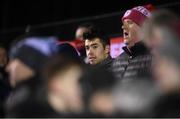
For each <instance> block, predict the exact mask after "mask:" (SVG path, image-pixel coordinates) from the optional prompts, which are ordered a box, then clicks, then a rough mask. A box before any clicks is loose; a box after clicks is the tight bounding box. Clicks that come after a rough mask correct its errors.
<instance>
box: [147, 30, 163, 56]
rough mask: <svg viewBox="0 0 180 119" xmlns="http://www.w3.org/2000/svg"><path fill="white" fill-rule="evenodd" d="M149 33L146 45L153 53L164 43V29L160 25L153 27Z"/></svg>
mask: <svg viewBox="0 0 180 119" xmlns="http://www.w3.org/2000/svg"><path fill="white" fill-rule="evenodd" d="M147 34H149V35H148V36H147V37H146V38H145V41H144V42H145V44H146V46H147V47H148V48H149V49H151V53H152V54H155V53H156V49H157V48H158V47H159V46H160V45H161V44H162V42H163V31H162V29H161V28H159V27H153V28H152V30H151V31H149V33H147Z"/></svg>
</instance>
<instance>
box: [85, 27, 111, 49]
mask: <svg viewBox="0 0 180 119" xmlns="http://www.w3.org/2000/svg"><path fill="white" fill-rule="evenodd" d="M94 38H99V39H100V41H101V42H102V44H103V46H104V47H105V46H106V45H110V40H109V38H108V37H107V36H106V35H105V33H104V32H103V31H102V30H101V29H100V28H98V27H97V26H96V27H95V26H94V27H91V28H90V29H89V31H87V32H85V33H84V34H83V39H84V40H94Z"/></svg>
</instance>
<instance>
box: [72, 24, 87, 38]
mask: <svg viewBox="0 0 180 119" xmlns="http://www.w3.org/2000/svg"><path fill="white" fill-rule="evenodd" d="M87 31H88V29H87V28H85V27H80V28H78V29H77V30H76V34H75V35H76V39H79V40H83V34H84V32H87Z"/></svg>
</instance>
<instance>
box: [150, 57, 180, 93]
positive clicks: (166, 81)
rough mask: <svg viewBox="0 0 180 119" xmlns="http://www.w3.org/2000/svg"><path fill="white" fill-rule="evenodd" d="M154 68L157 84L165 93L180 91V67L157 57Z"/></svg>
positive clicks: (166, 59)
mask: <svg viewBox="0 0 180 119" xmlns="http://www.w3.org/2000/svg"><path fill="white" fill-rule="evenodd" d="M153 68H154V70H153V73H154V75H155V78H156V79H157V84H158V85H159V87H160V88H161V89H162V90H163V91H165V92H172V91H176V90H179V89H180V67H179V66H178V65H177V64H176V63H174V62H173V61H172V60H170V59H168V58H166V57H163V56H160V55H157V56H156V57H155V63H154V67H153Z"/></svg>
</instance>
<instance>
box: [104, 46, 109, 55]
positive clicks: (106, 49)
mask: <svg viewBox="0 0 180 119" xmlns="http://www.w3.org/2000/svg"><path fill="white" fill-rule="evenodd" d="M105 53H106V54H109V53H110V46H109V45H106V46H105Z"/></svg>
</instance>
